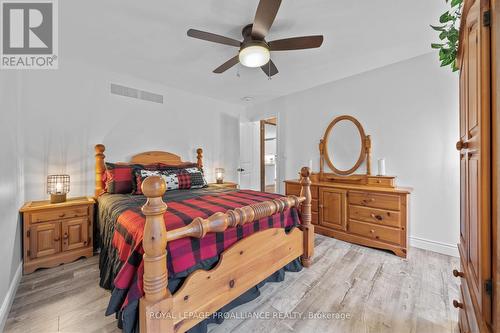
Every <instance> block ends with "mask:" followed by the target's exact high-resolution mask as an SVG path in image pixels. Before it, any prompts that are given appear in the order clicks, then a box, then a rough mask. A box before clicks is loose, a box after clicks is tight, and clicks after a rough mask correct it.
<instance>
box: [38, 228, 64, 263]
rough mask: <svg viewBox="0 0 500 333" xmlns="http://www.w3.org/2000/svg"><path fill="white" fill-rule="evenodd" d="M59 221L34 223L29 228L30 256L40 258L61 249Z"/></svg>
mask: <svg viewBox="0 0 500 333" xmlns="http://www.w3.org/2000/svg"><path fill="white" fill-rule="evenodd" d="M60 228H61V224H60V222H50V223H40V224H35V225H33V226H32V227H31V228H30V258H31V259H35V258H40V257H44V256H48V255H52V254H55V253H58V252H60V251H61V238H60V231H61V230H60Z"/></svg>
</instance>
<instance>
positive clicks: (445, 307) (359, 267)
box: [5, 236, 458, 333]
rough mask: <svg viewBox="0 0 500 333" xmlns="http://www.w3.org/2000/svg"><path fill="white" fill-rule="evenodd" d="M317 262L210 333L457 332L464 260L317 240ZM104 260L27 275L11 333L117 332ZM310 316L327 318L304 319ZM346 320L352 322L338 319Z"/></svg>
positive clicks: (291, 275)
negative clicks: (455, 272)
mask: <svg viewBox="0 0 500 333" xmlns="http://www.w3.org/2000/svg"><path fill="white" fill-rule="evenodd" d="M314 261H315V262H314V265H313V266H312V267H311V268H309V269H304V270H302V271H301V272H299V273H287V275H286V278H285V281H284V282H282V283H270V284H267V285H266V286H264V287H263V288H262V295H261V296H260V297H259V298H257V299H256V300H254V301H253V302H251V303H247V304H245V305H242V306H240V307H238V308H236V309H234V310H233V311H232V312H231V317H232V318H228V319H226V320H225V321H224V323H223V324H221V325H210V327H209V330H210V332H212V333H215V332H266V333H267V332H292V331H293V332H335V333H344V332H355V333H359V332H367V333H368V332H370V333H375V332H397V333H405V332H415V333H421V332H423V333H433V332H436V333H446V332H458V330H457V328H456V327H457V311H456V310H455V309H454V308H453V306H452V305H451V303H452V300H453V299H454V298H457V295H458V284H457V282H458V281H457V279H456V278H454V277H453V276H452V274H451V271H452V269H453V268H456V267H458V259H457V258H452V257H448V256H444V255H440V254H436V253H433V252H427V251H423V250H419V249H415V248H412V249H411V250H410V253H409V258H408V260H404V259H400V258H398V257H396V256H394V255H392V254H390V253H387V252H384V251H379V250H374V249H370V248H365V247H361V246H356V245H351V244H348V243H344V242H341V241H338V240H334V239H331V238H326V237H323V236H317V237H316V254H315V259H314ZM97 262H98V258H97V257H93V258H90V259H81V260H79V261H77V262H75V263H72V264H67V265H64V266H59V267H57V268H53V269H46V270H41V271H37V272H35V273H33V274H31V275H28V276H24V277H23V279H22V282H21V285H20V286H19V289H18V291H17V294H16V298H15V300H14V304H13V307H12V310H11V312H10V314H9V318H8V320H7V325H6V327H5V332H23V333H27V332H118V329H116V323H115V319H114V317H113V316H111V317H104V311H105V308H106V305H107V302H108V299H109V292H107V291H105V290H103V289H101V288H99V287H98V275H99V271H98V267H97ZM250 313H254V316H253V318H248V319H241V318H246V317H249V314H250ZM310 314H313V315H314V316H316V317H320V318H319V319H318V318H317V319H300V318H298V317H299V315H300V316H306V317H307V316H309V315H310ZM341 314H344V316H347V315H348V316H350V318H349V319H336V317H335V316H339V315H341ZM266 316H267V317H268V318H269V319H263V318H265V317H266ZM256 317H259V318H260V319H259V318H256ZM328 318H330V319H328Z"/></svg>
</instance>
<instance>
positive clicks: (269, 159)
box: [260, 117, 278, 193]
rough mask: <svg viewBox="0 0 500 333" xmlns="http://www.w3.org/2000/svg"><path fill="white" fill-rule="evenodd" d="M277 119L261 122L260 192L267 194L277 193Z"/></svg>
mask: <svg viewBox="0 0 500 333" xmlns="http://www.w3.org/2000/svg"><path fill="white" fill-rule="evenodd" d="M277 125H278V124H277V119H276V117H273V118H268V119H264V120H261V121H260V190H261V191H262V192H267V193H276V192H277V182H276V180H277V162H278V161H277V156H278V155H277V150H278V137H277Z"/></svg>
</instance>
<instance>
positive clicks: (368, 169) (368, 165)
mask: <svg viewBox="0 0 500 333" xmlns="http://www.w3.org/2000/svg"><path fill="white" fill-rule="evenodd" d="M365 146H366V174H367V175H368V176H370V175H371V174H372V138H371V136H369V135H367V136H366V139H365Z"/></svg>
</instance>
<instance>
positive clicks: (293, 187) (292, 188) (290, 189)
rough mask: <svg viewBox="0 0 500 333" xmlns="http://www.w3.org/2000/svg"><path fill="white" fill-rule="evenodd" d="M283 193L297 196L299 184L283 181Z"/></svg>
mask: <svg viewBox="0 0 500 333" xmlns="http://www.w3.org/2000/svg"><path fill="white" fill-rule="evenodd" d="M285 194H286V195H296V196H298V195H299V194H300V185H299V184H289V183H285Z"/></svg>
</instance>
